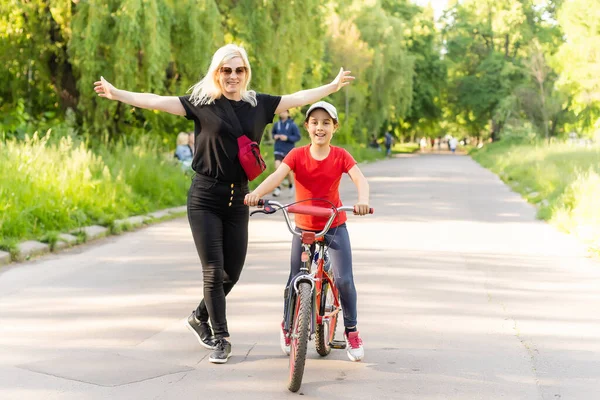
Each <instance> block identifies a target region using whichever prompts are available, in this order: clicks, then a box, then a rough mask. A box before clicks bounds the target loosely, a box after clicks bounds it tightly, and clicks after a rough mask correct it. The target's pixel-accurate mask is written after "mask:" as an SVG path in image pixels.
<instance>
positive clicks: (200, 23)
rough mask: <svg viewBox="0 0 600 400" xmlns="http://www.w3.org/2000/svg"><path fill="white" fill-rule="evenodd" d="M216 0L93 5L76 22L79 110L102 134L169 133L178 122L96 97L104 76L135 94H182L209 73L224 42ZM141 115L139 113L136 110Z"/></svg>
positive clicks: (82, 6) (83, 7) (81, 8)
mask: <svg viewBox="0 0 600 400" xmlns="http://www.w3.org/2000/svg"><path fill="white" fill-rule="evenodd" d="M220 28H221V25H220V15H219V13H218V10H217V9H216V6H215V4H214V2H213V1H212V0H206V1H192V0H187V1H185V0H183V1H178V2H175V1H168V0H109V1H105V0H90V1H87V2H85V3H84V2H82V3H79V5H78V9H77V13H75V15H74V16H73V36H72V39H71V42H70V54H71V60H72V63H73V66H74V69H75V71H76V73H77V75H78V88H79V90H80V92H81V93H85V95H82V97H81V99H80V102H79V110H80V111H81V112H82V113H83V115H84V116H85V123H86V124H87V125H88V126H90V127H93V128H94V130H96V131H98V130H99V131H109V132H111V133H115V132H118V131H121V130H123V129H126V127H128V126H131V125H133V126H140V125H143V126H145V127H146V128H147V129H148V128H149V129H152V130H154V131H155V132H160V131H161V130H165V129H168V126H170V125H172V119H170V118H171V117H169V116H166V115H164V114H161V115H160V116H157V115H156V114H155V113H152V112H150V111H141V110H135V109H133V108H131V107H129V106H127V105H125V104H122V103H120V102H107V101H104V99H100V98H97V97H96V96H94V92H93V90H92V88H93V82H94V81H96V80H98V78H99V77H100V76H104V77H105V78H106V79H107V80H109V81H111V82H113V83H114V84H115V86H117V87H120V88H124V89H127V90H131V91H142V92H153V93H161V94H181V92H182V90H183V88H184V87H186V86H189V85H191V84H192V83H193V82H194V80H197V79H198V76H199V75H200V73H201V72H202V71H203V69H204V68H205V67H206V65H207V63H208V62H209V61H210V57H211V56H212V53H211V50H212V49H211V47H213V46H214V41H215V39H217V38H219V37H220V34H219V32H220ZM134 110H135V111H134Z"/></svg>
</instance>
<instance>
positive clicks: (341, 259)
mask: <svg viewBox="0 0 600 400" xmlns="http://www.w3.org/2000/svg"><path fill="white" fill-rule="evenodd" d="M296 231H297V232H300V229H298V228H296ZM332 240H333V241H332ZM325 242H326V243H327V244H328V245H329V257H330V258H331V265H332V267H333V274H334V277H335V286H336V287H337V288H338V290H339V292H340V300H341V302H342V310H343V314H344V326H345V327H352V326H356V287H354V277H353V275H352V249H351V247H350V237H349V236H348V229H347V228H346V224H342V225H340V226H338V227H336V228H331V229H330V230H329V232H327V233H326V234H325ZM314 247H315V246H314V245H313V246H312V249H311V252H314V250H315V249H314ZM301 256H302V240H301V238H300V237H299V236H296V235H294V238H293V239H292V256H291V268H290V276H289V278H288V282H287V284H286V287H288V286H289V285H290V282H291V280H292V278H293V277H294V276H296V275H297V274H298V273H299V272H300V267H301V266H302V261H301V260H300V257H301ZM286 307H287V305H286V302H284V309H285V308H286ZM284 312H285V314H287V310H284ZM285 314H284V315H285Z"/></svg>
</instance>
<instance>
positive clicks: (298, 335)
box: [288, 282, 312, 392]
mask: <svg viewBox="0 0 600 400" xmlns="http://www.w3.org/2000/svg"><path fill="white" fill-rule="evenodd" d="M311 300H312V295H311V285H310V284H309V283H307V282H302V283H300V285H299V287H298V295H297V296H296V307H295V309H294V322H293V325H292V335H291V336H292V338H291V343H290V344H291V345H290V380H289V383H288V389H289V390H290V391H291V392H297V391H298V389H300V385H302V376H303V375H304V364H305V362H306V349H307V347H308V334H309V330H310V317H311V311H312V309H311V305H312V304H311Z"/></svg>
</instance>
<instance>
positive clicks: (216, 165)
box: [94, 44, 354, 363]
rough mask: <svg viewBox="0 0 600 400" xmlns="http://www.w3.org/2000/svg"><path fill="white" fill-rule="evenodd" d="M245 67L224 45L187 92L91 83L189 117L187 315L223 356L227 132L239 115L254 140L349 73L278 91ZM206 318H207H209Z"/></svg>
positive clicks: (228, 275)
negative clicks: (198, 295) (193, 261)
mask: <svg viewBox="0 0 600 400" xmlns="http://www.w3.org/2000/svg"><path fill="white" fill-rule="evenodd" d="M251 78H252V69H251V68H250V62H249V61H248V56H247V54H246V51H245V50H244V49H243V48H242V47H239V46H236V45H233V44H228V45H226V46H223V47H221V48H220V49H218V50H217V51H216V53H215V54H214V55H213V58H212V61H211V63H210V66H209V68H208V71H207V72H206V75H205V76H204V78H203V79H202V80H200V82H198V83H197V84H195V85H194V86H192V88H190V90H191V95H187V96H181V97H177V96H159V95H156V94H150V93H133V92H128V91H125V90H120V89H117V88H115V87H114V86H113V85H111V84H110V83H109V82H107V81H106V80H105V79H104V78H103V77H101V78H100V81H98V82H95V83H94V85H95V88H94V90H95V91H96V93H98V96H100V97H105V98H107V99H110V100H118V101H121V102H123V103H126V104H130V105H132V106H135V107H139V108H147V109H151V110H160V111H166V112H168V113H171V114H175V115H181V116H185V117H186V118H187V119H189V120H192V121H194V126H195V130H194V133H195V136H196V140H195V151H194V158H193V161H192V169H193V170H194V171H195V172H196V175H195V176H194V179H193V181H192V185H191V187H190V190H189V193H188V202H187V203H188V204H187V207H188V219H189V222H190V227H191V230H192V236H193V238H194V243H195V245H196V249H197V251H198V255H199V257H200V261H201V263H202V274H203V277H204V299H203V300H202V301H201V302H200V304H199V305H198V307H197V308H196V310H194V311H193V312H192V314H191V315H190V316H189V318H188V320H187V324H188V328H190V330H191V331H192V332H193V333H194V334H195V336H196V338H197V339H198V340H199V342H200V344H201V345H202V346H204V347H207V348H209V349H212V350H213V352H212V353H211V354H210V356H209V361H210V362H213V363H226V362H227V360H228V359H229V357H230V355H231V343H230V342H229V341H228V340H227V338H229V337H230V335H229V331H228V329H227V318H226V314H225V296H226V295H227V294H228V293H229V292H230V291H231V289H232V288H233V286H234V285H235V283H236V282H237V280H238V278H239V276H240V273H241V271H242V268H243V266H244V262H245V259H246V251H247V247H248V207H247V206H246V205H244V197H245V195H246V194H247V193H248V178H247V176H246V174H245V173H244V170H243V169H242V166H241V164H240V162H239V160H238V158H237V152H238V146H237V139H236V137H235V136H234V135H233V134H232V132H233V131H234V128H233V126H234V125H235V124H236V121H232V119H231V117H229V116H228V115H232V114H231V113H228V112H227V110H228V109H229V107H231V108H233V112H234V114H235V116H236V117H237V120H239V124H240V125H241V127H242V129H243V131H244V133H245V135H246V136H248V137H249V138H250V139H251V140H253V141H255V142H257V143H260V140H261V138H262V132H263V130H264V129H265V126H266V125H267V124H269V123H271V122H272V121H273V117H274V116H275V114H279V113H281V112H282V111H284V110H287V109H289V108H293V107H301V106H303V105H306V104H309V103H313V102H315V101H317V100H319V99H321V98H323V97H325V96H327V95H330V94H332V93H335V92H337V91H338V90H340V89H341V88H342V87H344V86H346V85H349V84H350V82H351V81H352V80H353V79H354V77H352V76H350V71H344V70H343V69H340V72H339V73H338V75H337V77H336V78H335V79H334V80H333V81H332V82H331V83H329V84H327V85H323V86H320V87H317V88H314V89H308V90H302V91H299V92H296V93H293V94H289V95H284V96H271V95H268V94H259V93H256V92H254V91H253V90H250V89H249V84H250V80H251ZM209 320H210V324H209Z"/></svg>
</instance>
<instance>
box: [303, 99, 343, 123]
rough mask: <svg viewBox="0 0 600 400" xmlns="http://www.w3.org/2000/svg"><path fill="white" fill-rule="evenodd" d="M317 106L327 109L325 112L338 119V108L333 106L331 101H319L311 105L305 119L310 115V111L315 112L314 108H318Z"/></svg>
mask: <svg viewBox="0 0 600 400" xmlns="http://www.w3.org/2000/svg"><path fill="white" fill-rule="evenodd" d="M317 108H321V109H323V110H325V112H326V113H327V114H329V116H330V117H331V118H333V119H334V120H336V121H337V120H338V114H337V110H336V109H335V107H334V106H333V104H330V103H328V102H326V101H317V102H316V103H315V104H313V105H312V106H310V108H309V109H308V111H307V112H306V118H305V120H307V119H308V116H309V115H310V113H311V112H313V111H314V110H316V109H317Z"/></svg>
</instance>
